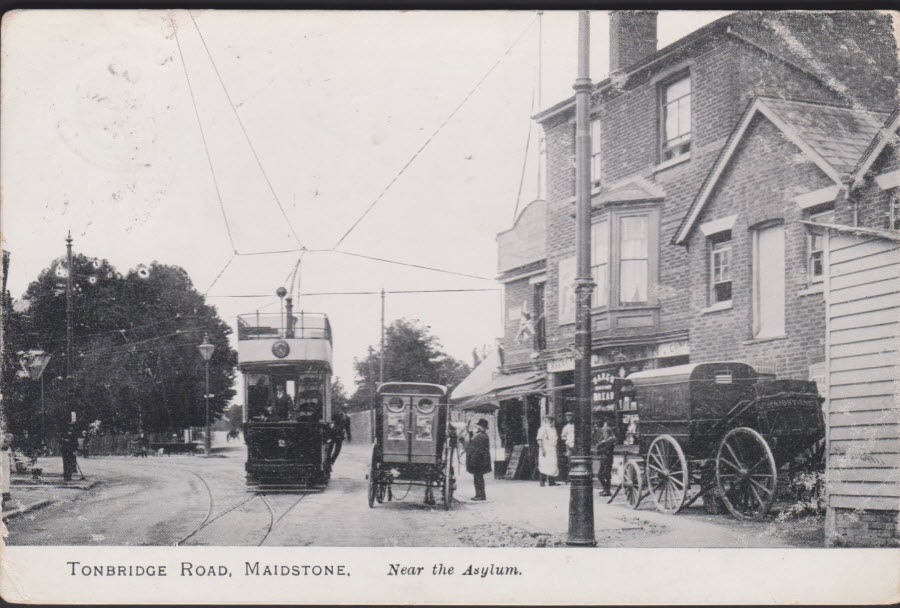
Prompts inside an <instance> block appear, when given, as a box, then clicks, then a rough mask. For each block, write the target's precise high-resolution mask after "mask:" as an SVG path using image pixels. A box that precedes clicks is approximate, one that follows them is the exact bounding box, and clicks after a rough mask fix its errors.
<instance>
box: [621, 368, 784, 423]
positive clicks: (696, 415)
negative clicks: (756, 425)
mask: <svg viewBox="0 0 900 608" xmlns="http://www.w3.org/2000/svg"><path fill="white" fill-rule="evenodd" d="M760 376H761V374H759V373H757V371H756V370H755V369H753V368H752V367H751V366H750V365H748V364H746V363H742V362H739V361H722V362H713V363H689V364H687V365H678V366H675V367H666V368H662V369H653V370H646V371H643V372H637V373H634V374H632V375H630V376H628V380H630V381H631V382H632V384H633V385H634V390H635V398H636V399H637V401H638V407H639V409H640V414H641V421H642V422H643V421H647V420H683V421H689V420H692V421H699V420H712V419H721V418H724V417H726V416H727V415H728V413H729V411H730V410H731V408H732V407H734V406H735V404H737V403H738V402H739V401H741V400H743V399H747V398H752V397H753V395H754V394H755V393H754V391H755V384H756V382H757V380H758V379H759V378H760ZM765 376H767V375H765Z"/></svg>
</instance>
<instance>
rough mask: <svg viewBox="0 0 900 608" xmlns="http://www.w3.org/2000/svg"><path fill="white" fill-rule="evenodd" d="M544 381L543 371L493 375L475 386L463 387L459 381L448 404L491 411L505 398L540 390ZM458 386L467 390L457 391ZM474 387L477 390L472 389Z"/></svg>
mask: <svg viewBox="0 0 900 608" xmlns="http://www.w3.org/2000/svg"><path fill="white" fill-rule="evenodd" d="M479 367H480V366H479ZM477 369H478V368H476V370H474V371H477ZM474 371H473V373H474ZM466 380H468V378H467V379H466ZM463 382H465V380H464V381H463ZM546 383H547V378H546V376H545V374H544V373H543V372H522V373H518V374H501V375H494V376H493V377H492V378H491V379H490V381H489V382H487V381H485V382H482V383H481V384H480V386H477V387H476V386H474V385H470V386H469V387H464V386H463V384H462V383H460V385H459V387H457V390H455V391H453V394H452V395H451V396H450V404H451V407H453V408H454V409H459V410H474V411H491V410H495V409H498V408H499V407H500V402H501V401H503V400H505V399H516V398H518V397H523V396H525V395H528V394H531V393H535V392H539V391H541V389H543V388H544V386H546ZM459 388H466V389H467V390H466V391H459ZM476 388H477V390H473V389H476ZM460 393H462V394H460Z"/></svg>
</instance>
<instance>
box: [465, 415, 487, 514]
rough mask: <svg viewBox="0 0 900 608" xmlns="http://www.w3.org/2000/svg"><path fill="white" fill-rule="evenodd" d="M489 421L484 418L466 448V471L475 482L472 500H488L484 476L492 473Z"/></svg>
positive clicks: (479, 422)
mask: <svg viewBox="0 0 900 608" xmlns="http://www.w3.org/2000/svg"><path fill="white" fill-rule="evenodd" d="M487 428H488V421H487V420H485V419H484V418H482V419H481V420H479V421H478V424H477V425H476V427H475V436H474V437H472V439H470V440H469V445H468V446H467V447H466V470H467V471H468V472H469V473H471V474H472V477H473V478H474V482H475V496H474V497H473V498H472V500H487V496H485V494H484V474H485V473H490V472H491V442H490V440H489V439H488V436H487Z"/></svg>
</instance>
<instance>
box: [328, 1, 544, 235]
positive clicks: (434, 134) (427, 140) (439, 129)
mask: <svg viewBox="0 0 900 608" xmlns="http://www.w3.org/2000/svg"><path fill="white" fill-rule="evenodd" d="M537 20H538V17H535V18H534V19H533V20H532V21H531V22H530V23H529V24H528V25H527V26H526V27H525V29H523V30H522V32H521V33H520V34H519V35H518V37H517V38H516V39H515V40H514V41H513V43H512V44H511V45H509V48H507V49H506V51H504V53H503V54H502V55H501V56H500V58H499V59H497V61H496V62H494V65H492V66H491V67H490V69H489V70H488V71H487V72H485V74H484V76H482V77H481V79H480V80H479V81H478V82H476V83H475V86H474V87H472V90H470V91H469V92H468V94H467V95H466V96H465V97H464V98H463V100H462V101H461V102H459V105H457V106H456V108H454V109H453V111H452V112H450V115H449V116H447V118H446V119H445V120H444V122H442V123H441V124H440V125H439V126H438V128H437V129H435V131H434V133H432V134H431V135H430V136H429V137H428V139H426V140H425V143H423V144H422V145H421V146H420V147H419V149H418V150H416V152H415V153H414V154H413V155H412V157H411V158H410V159H409V160H408V161H407V162H406V164H405V165H403V167H401V168H400V171H398V172H397V173H396V175H394V177H393V178H391V181H390V182H388V184H387V186H385V187H384V189H383V190H382V191H381V193H380V194H379V195H378V196H376V197H375V200H373V201H372V202H371V204H369V206H368V207H367V208H366V210H365V211H363V213H362V215H360V216H359V217H358V218H357V219H356V221H355V222H353V225H351V226H350V228H348V229H347V231H346V232H345V233H344V235H343V236H342V237H341V238H340V239H338V241H337V243H335V244H334V247H335V248H337V247H338V246H340V244H341V243H343V242H344V239H346V238H347V237H348V236H349V235H350V233H351V232H353V230H354V229H355V228H356V227H357V226H358V225H359V223H360V222H362V221H363V219H365V217H366V216H367V215H368V214H369V212H370V211H372V209H373V208H374V207H375V205H376V204H378V201H380V200H381V198H382V197H383V196H384V195H385V194H386V193H387V191H388V190H390V189H391V186H393V185H394V182H396V181H397V179H398V178H399V177H400V176H401V175H403V173H404V172H405V171H406V169H408V168H409V166H410V165H411V164H412V163H413V161H415V160H416V158H418V156H419V154H421V153H422V151H423V150H425V148H426V147H428V144H430V143H431V141H432V140H433V139H434V138H435V136H436V135H437V134H438V133H440V131H441V129H443V128H444V126H445V125H446V124H447V123H448V122H450V120H451V119H452V118H453V117H454V116H456V113H457V112H458V111H459V110H460V108H462V107H463V105H465V103H466V102H467V101H468V100H469V98H470V97H472V95H473V94H474V93H475V91H477V90H478V88H479V87H480V86H481V84H482V83H483V82H484V81H485V80H486V79H487V77H488V76H490V75H491V73H492V72H493V71H494V69H496V67H497V66H498V65H500V63H501V62H502V61H503V60H504V59H505V58H506V56H507V55H509V53H510V51H512V50H513V48H515V46H516V45H517V44H518V43H519V41H520V40H521V39H522V37H523V36H525V34H526V33H527V32H528V30H530V29H531V26H532V25H534V23H535V22H536V21H537Z"/></svg>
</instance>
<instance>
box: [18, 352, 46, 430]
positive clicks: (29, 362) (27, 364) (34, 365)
mask: <svg viewBox="0 0 900 608" xmlns="http://www.w3.org/2000/svg"><path fill="white" fill-rule="evenodd" d="M16 354H17V355H18V356H19V365H21V366H22V369H23V370H25V371H26V372H28V376H29V377H30V378H31V379H32V380H40V381H41V443H44V442H45V441H46V440H47V431H46V422H45V416H44V368H46V367H47V363H49V362H50V355H49V354H48V353H46V352H44V351H42V350H29V351H27V352H26V351H19V352H18V353H16Z"/></svg>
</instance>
